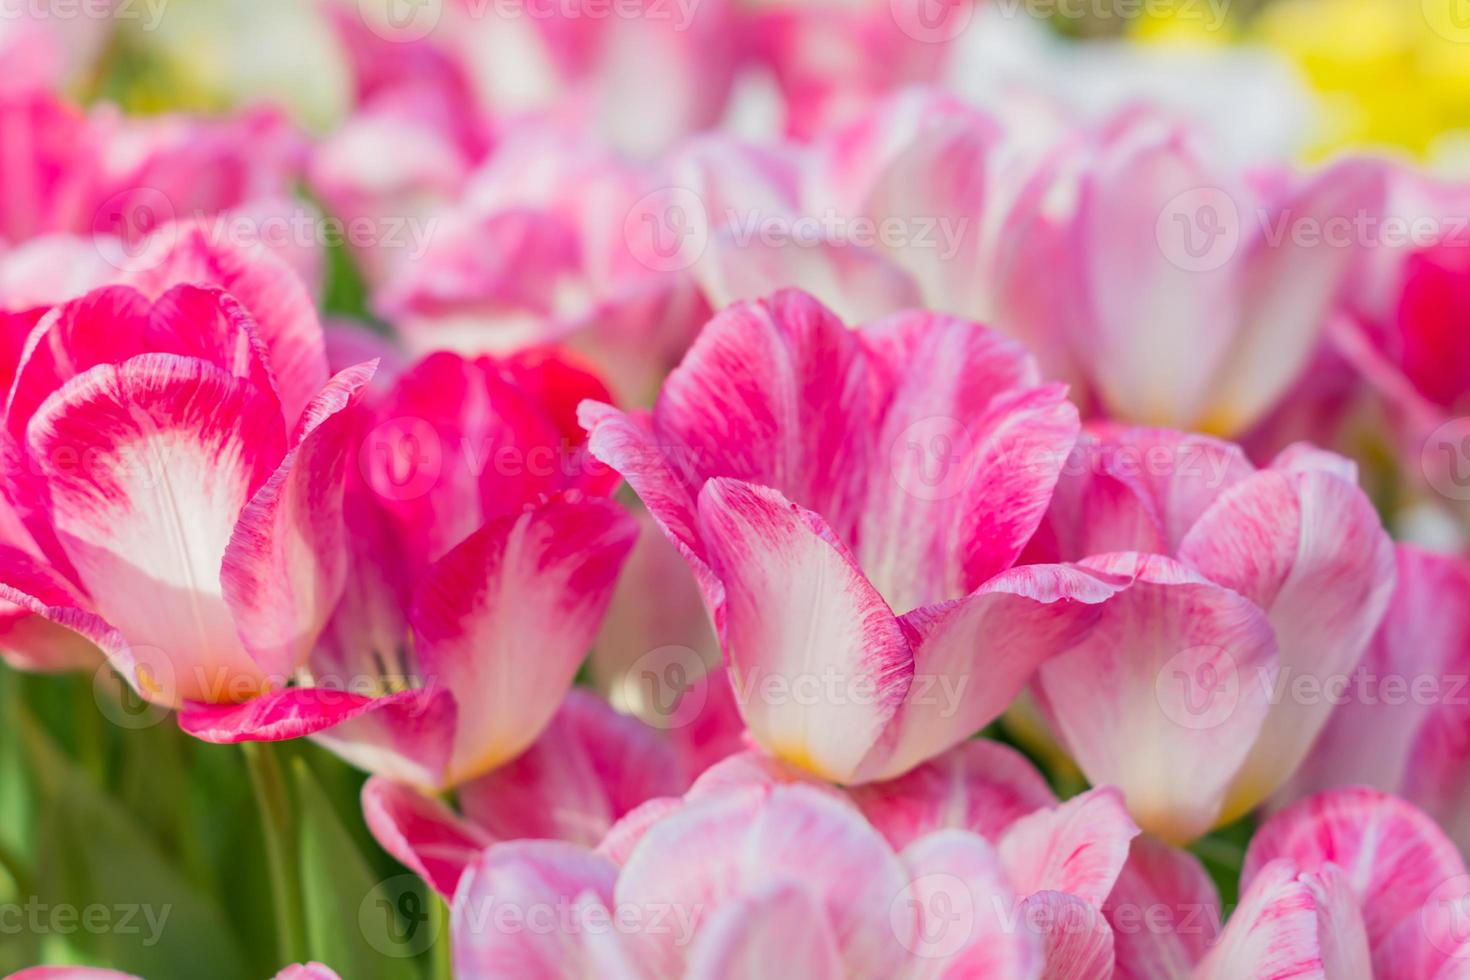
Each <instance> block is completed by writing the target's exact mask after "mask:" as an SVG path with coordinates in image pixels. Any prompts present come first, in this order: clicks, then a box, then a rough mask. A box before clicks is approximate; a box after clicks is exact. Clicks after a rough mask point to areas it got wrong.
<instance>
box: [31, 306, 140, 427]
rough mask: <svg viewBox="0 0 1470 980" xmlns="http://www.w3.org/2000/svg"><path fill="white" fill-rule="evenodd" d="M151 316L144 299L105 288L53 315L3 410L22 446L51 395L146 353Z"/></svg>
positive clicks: (35, 333)
mask: <svg viewBox="0 0 1470 980" xmlns="http://www.w3.org/2000/svg"><path fill="white" fill-rule="evenodd" d="M151 314H152V307H151V306H150V304H149V302H148V300H147V298H146V297H144V296H143V295H142V294H140V293H138V292H137V291H136V290H133V289H129V288H127V287H126V286H107V287H104V288H102V289H97V290H93V291H92V292H89V293H87V294H86V295H85V296H82V297H79V298H77V299H74V300H72V301H71V302H68V303H64V304H62V305H60V306H58V307H56V308H55V309H53V310H51V311H50V312H49V313H47V314H46V315H45V316H44V317H42V319H41V321H40V322H39V323H37V324H36V326H35V328H34V329H32V331H31V333H30V335H29V336H28V337H27V338H26V341H25V346H24V348H23V349H22V351H21V355H20V360H19V362H18V364H17V366H16V369H15V382H14V384H13V386H12V387H11V388H10V391H9V396H8V399H7V401H6V407H5V426H6V430H7V431H8V432H10V433H11V435H13V436H14V437H15V438H16V439H18V440H21V441H24V439H25V431H26V425H27V424H28V423H29V422H30V420H31V416H32V415H34V414H35V413H36V409H37V408H39V407H40V405H41V403H42V402H43V401H45V400H46V398H47V397H48V396H50V395H51V393H52V392H54V391H56V389H58V388H60V387H61V386H62V385H64V384H65V383H66V382H67V381H70V380H71V379H72V378H74V377H76V376H77V375H78V374H81V373H82V372H84V371H86V370H88V369H90V368H93V367H96V366H97V365H99V364H109V363H116V362H119V361H124V360H127V359H128V358H130V357H133V356H135V355H137V354H142V353H144V352H145V351H147V349H148V348H147V340H146V337H147V331H148V324H149V318H150V316H151Z"/></svg>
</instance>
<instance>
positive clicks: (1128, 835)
mask: <svg viewBox="0 0 1470 980" xmlns="http://www.w3.org/2000/svg"><path fill="white" fill-rule="evenodd" d="M1137 836H1138V827H1137V825H1135V824H1134V823H1133V821H1132V820H1131V819H1130V818H1129V816H1128V811H1127V809H1125V808H1124V806H1123V796H1122V794H1121V793H1119V792H1118V791H1117V790H1115V789H1113V788H1111V787H1104V788H1102V789H1094V790H1089V791H1087V792H1086V793H1083V794H1082V795H1080V796H1075V797H1073V798H1072V799H1070V800H1068V801H1067V802H1065V803H1063V804H1061V805H1060V806H1057V807H1054V808H1048V809H1045V810H1037V811H1036V812H1035V813H1031V814H1028V815H1026V816H1024V817H1021V818H1020V819H1019V820H1017V821H1016V822H1015V823H1013V824H1012V825H1011V826H1010V827H1009V828H1008V829H1007V830H1006V832H1005V834H1004V836H1002V837H1001V839H1000V844H999V847H998V850H999V852H1000V859H1001V863H1002V864H1003V865H1005V869H1006V874H1007V876H1008V877H1009V878H1010V881H1011V884H1012V885H1013V886H1014V887H1015V889H1016V892H1017V894H1020V895H1030V894H1033V893H1035V892H1042V891H1051V892H1062V893H1065V894H1067V895H1072V896H1075V897H1077V898H1079V899H1081V900H1082V901H1084V902H1086V903H1087V904H1089V905H1092V906H1096V907H1097V908H1099V909H1100V908H1102V906H1103V900H1104V899H1106V898H1107V897H1108V894H1109V893H1110V892H1112V890H1113V885H1114V884H1115V883H1116V882H1117V880H1118V875H1119V873H1120V872H1121V871H1122V869H1123V864H1124V863H1125V862H1126V861H1127V860H1128V845H1129V843H1130V842H1131V841H1132V840H1133V838H1135V837H1137ZM1109 932H1111V930H1109ZM1108 946H1109V950H1111V948H1112V944H1111V942H1110V943H1109V944H1108ZM1110 959H1111V957H1110Z"/></svg>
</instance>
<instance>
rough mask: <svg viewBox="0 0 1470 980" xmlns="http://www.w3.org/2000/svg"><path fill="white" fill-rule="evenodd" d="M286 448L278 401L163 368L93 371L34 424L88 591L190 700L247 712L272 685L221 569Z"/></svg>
mask: <svg viewBox="0 0 1470 980" xmlns="http://www.w3.org/2000/svg"><path fill="white" fill-rule="evenodd" d="M284 439H285V434H284V432H283V431H282V428H281V419H280V413H279V410H278V409H277V407H276V405H275V400H274V398H273V397H271V396H267V395H265V394H263V393H261V392H260V390H259V389H258V388H256V387H255V386H254V385H252V384H250V383H249V382H246V381H242V380H240V379H238V378H234V377H232V376H230V375H229V374H226V373H225V372H224V371H222V370H220V369H219V368H217V367H215V366H213V365H210V364H207V363H206V362H204V361H199V360H193V359H189V358H180V357H176V356H174V355H169V354H144V355H140V356H138V357H135V358H132V359H131V360H129V361H126V362H124V363H123V364H121V365H110V364H104V365H99V366H97V367H94V368H92V369H90V370H89V371H87V372H85V373H83V374H80V375H78V376H77V377H75V378H73V379H72V380H71V381H69V382H67V383H66V384H65V385H63V386H62V388H61V389H60V390H59V391H57V392H56V393H55V394H53V395H52V396H51V397H50V398H48V399H47V400H46V402H45V403H43V404H42V405H41V407H40V408H39V409H38V410H37V412H36V414H35V416H34V417H32V419H31V422H30V425H29V427H28V434H27V442H28V446H29V450H30V455H31V457H32V459H34V460H35V461H36V462H37V464H38V466H39V467H40V469H41V472H42V473H43V475H44V476H45V477H46V478H47V480H48V483H49V489H50V497H51V499H50V505H49V506H50V516H51V521H52V524H53V525H54V526H55V528H56V530H57V534H58V535H59V537H60V540H61V543H62V546H63V547H64V548H65V550H66V553H67V555H68V557H69V558H70V559H71V562H72V564H73V566H74V567H75V568H76V570H77V573H78V575H79V577H80V580H81V583H82V584H83V585H84V586H85V587H86V588H87V591H88V593H89V594H90V595H91V597H92V599H93V602H94V604H95V608H96V609H97V611H98V612H99V613H100V614H101V615H102V616H103V618H105V619H107V620H108V621H109V622H111V623H113V624H114V625H115V626H116V627H117V628H118V629H119V630H120V631H121V632H122V634H123V635H125V636H127V637H128V640H129V642H130V643H131V644H133V645H134V646H135V647H137V646H140V645H141V646H149V647H153V648H156V649H157V650H159V651H162V655H163V657H164V658H165V659H166V660H167V661H169V662H170V663H171V664H172V666H173V669H174V672H175V677H174V678H173V683H172V685H171V687H172V689H173V690H174V692H175V693H176V696H177V697H178V698H180V699H182V700H194V701H218V700H241V699H244V698H246V697H249V696H251V695H253V694H255V693H258V691H257V690H254V689H252V688H254V687H257V686H258V685H259V684H260V683H261V682H262V681H263V680H264V677H263V674H262V671H261V668H260V666H259V665H257V664H256V663H255V662H254V660H253V659H251V657H250V656H249V654H248V653H247V652H246V650H245V648H244V647H243V645H242V644H241V641H240V637H239V634H238V632H237V630H236V627H235V623H234V620H233V618H232V616H231V615H230V611H229V606H228V604H227V603H226V602H225V599H224V595H223V590H222V587H221V584H220V560H221V558H222V557H223V556H224V553H225V549H226V546H227V544H228V542H229V536H230V533H231V532H232V530H233V529H234V526H235V521H236V518H237V516H238V515H239V513H240V510H241V509H242V508H243V507H244V506H245V503H246V501H248V500H249V499H250V497H251V496H252V495H253V494H254V493H255V491H256V490H257V489H259V488H260V486H261V485H262V484H263V483H264V482H265V481H266V479H267V478H268V477H269V475H270V471H271V470H272V469H273V468H274V467H275V465H276V463H277V462H279V460H280V459H281V457H282V456H283V455H284V448H285V447H284V445H283V443H284ZM78 464H80V465H78ZM142 693H145V695H146V694H147V692H142Z"/></svg>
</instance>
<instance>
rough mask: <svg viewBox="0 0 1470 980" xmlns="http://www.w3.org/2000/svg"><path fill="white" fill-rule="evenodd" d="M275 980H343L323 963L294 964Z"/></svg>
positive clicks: (278, 974) (277, 975)
mask: <svg viewBox="0 0 1470 980" xmlns="http://www.w3.org/2000/svg"><path fill="white" fill-rule="evenodd" d="M275 980H341V978H340V977H339V976H337V974H336V972H335V971H333V970H332V969H331V968H329V967H327V966H324V965H323V964H321V963H293V964H292V965H290V966H288V967H286V968H285V969H284V970H282V971H281V972H280V973H277V974H276V976H275Z"/></svg>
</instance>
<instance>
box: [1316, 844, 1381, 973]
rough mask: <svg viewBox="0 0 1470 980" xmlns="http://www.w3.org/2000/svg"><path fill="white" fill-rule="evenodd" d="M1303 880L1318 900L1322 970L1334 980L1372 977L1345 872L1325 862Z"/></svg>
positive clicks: (1360, 915)
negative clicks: (1338, 979)
mask: <svg viewBox="0 0 1470 980" xmlns="http://www.w3.org/2000/svg"><path fill="white" fill-rule="evenodd" d="M1302 880H1303V881H1304V882H1305V883H1306V885H1307V887H1308V888H1310V889H1311V890H1312V894H1313V896H1314V897H1315V898H1316V900H1317V935H1318V937H1319V939H1320V941H1321V943H1322V971H1323V972H1324V973H1325V974H1326V975H1327V976H1329V977H1332V978H1333V980H1336V978H1338V977H1341V978H1342V980H1373V978H1374V976H1376V974H1375V973H1374V972H1373V965H1372V956H1371V955H1370V953H1369V951H1368V936H1367V932H1366V930H1365V928H1364V925H1363V913H1362V911H1360V910H1359V908H1358V897H1357V896H1356V895H1354V894H1353V890H1352V887H1351V886H1350V885H1349V883H1348V881H1347V875H1346V873H1345V872H1344V871H1343V870H1342V869H1341V868H1339V867H1338V866H1337V865H1335V864H1325V865H1323V866H1322V868H1321V869H1320V870H1319V871H1318V872H1317V873H1316V874H1313V875H1303V877H1302Z"/></svg>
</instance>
